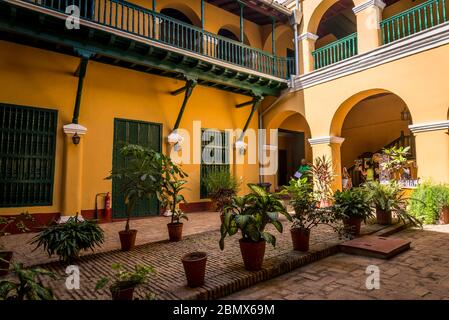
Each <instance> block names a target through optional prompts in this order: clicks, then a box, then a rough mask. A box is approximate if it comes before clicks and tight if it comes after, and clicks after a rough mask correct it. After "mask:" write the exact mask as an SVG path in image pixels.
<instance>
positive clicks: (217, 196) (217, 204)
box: [204, 170, 240, 220]
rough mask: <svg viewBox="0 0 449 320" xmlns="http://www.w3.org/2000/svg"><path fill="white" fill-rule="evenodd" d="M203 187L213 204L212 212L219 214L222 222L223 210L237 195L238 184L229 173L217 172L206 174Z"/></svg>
mask: <svg viewBox="0 0 449 320" xmlns="http://www.w3.org/2000/svg"><path fill="white" fill-rule="evenodd" d="M204 185H205V187H206V190H207V194H208V196H209V197H210V198H211V200H212V203H213V204H214V205H213V207H214V210H216V211H218V212H219V213H220V218H221V219H222V220H223V209H224V207H225V206H227V205H229V204H230V203H231V199H232V197H234V196H235V195H237V193H238V191H239V186H240V182H239V181H238V180H237V179H236V178H235V177H234V176H233V175H232V174H231V173H230V172H228V171H223V170H219V171H215V172H210V173H208V174H207V176H206V177H205V178H204Z"/></svg>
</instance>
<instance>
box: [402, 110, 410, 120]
mask: <svg viewBox="0 0 449 320" xmlns="http://www.w3.org/2000/svg"><path fill="white" fill-rule="evenodd" d="M401 120H402V121H411V120H412V115H411V114H410V111H408V109H407V108H404V109H403V110H402V111H401Z"/></svg>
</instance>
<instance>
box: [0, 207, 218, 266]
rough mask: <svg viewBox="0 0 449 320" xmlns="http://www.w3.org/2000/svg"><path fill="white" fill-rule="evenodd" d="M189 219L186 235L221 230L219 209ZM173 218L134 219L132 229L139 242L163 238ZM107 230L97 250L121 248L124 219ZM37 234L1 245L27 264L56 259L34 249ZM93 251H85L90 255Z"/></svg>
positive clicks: (9, 238) (14, 237)
mask: <svg viewBox="0 0 449 320" xmlns="http://www.w3.org/2000/svg"><path fill="white" fill-rule="evenodd" d="M188 217H189V221H186V222H185V223H184V230H183V234H184V235H186V236H188V235H192V234H197V233H201V232H205V231H211V230H219V228H220V217H219V215H218V213H217V212H197V213H190V214H188ZM168 222H170V218H168V217H163V216H158V217H150V218H145V219H135V220H132V221H131V228H132V229H137V231H138V232H137V239H136V244H144V243H149V242H155V241H161V240H165V239H167V238H168V232H167V227H166V224H167V223H168ZM100 226H101V227H102V228H103V230H104V232H105V243H104V244H103V246H101V247H99V248H97V249H96V250H95V253H98V252H105V251H111V250H115V249H119V248H120V240H119V236H118V232H119V231H120V230H123V229H124V227H125V222H124V221H119V222H113V223H104V224H100ZM35 235H36V234H35V233H26V234H16V235H9V236H6V237H2V239H1V243H0V244H1V245H3V246H4V247H5V248H6V249H8V250H11V251H14V259H15V260H16V261H18V262H22V263H24V264H25V265H27V266H29V265H34V264H41V263H46V262H49V261H54V260H57V257H52V258H49V257H48V255H47V254H46V253H45V252H44V251H43V250H41V249H38V250H35V251H33V250H34V248H35V246H34V245H31V244H30V241H31V240H32V238H33V237H34V236H35ZM91 253H92V252H91V251H87V252H84V253H82V254H91Z"/></svg>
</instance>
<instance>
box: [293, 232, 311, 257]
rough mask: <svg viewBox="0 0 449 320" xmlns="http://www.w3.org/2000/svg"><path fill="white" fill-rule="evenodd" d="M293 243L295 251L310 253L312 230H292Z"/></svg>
mask: <svg viewBox="0 0 449 320" xmlns="http://www.w3.org/2000/svg"><path fill="white" fill-rule="evenodd" d="M290 233H291V235H292V242H293V250H296V251H303V252H306V251H309V241H310V230H309V229H302V228H294V229H290Z"/></svg>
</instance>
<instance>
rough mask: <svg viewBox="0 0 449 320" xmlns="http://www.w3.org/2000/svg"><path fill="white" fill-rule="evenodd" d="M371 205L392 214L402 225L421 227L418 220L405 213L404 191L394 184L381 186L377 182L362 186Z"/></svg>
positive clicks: (381, 184) (392, 182) (393, 182)
mask: <svg viewBox="0 0 449 320" xmlns="http://www.w3.org/2000/svg"><path fill="white" fill-rule="evenodd" d="M363 188H365V190H366V191H367V194H368V198H369V199H370V202H371V204H372V205H373V206H374V207H375V208H376V209H380V210H382V211H388V212H394V213H395V214H396V216H397V218H398V219H399V221H401V222H403V223H404V224H407V223H410V224H411V225H413V226H419V227H421V226H422V223H421V221H420V220H418V219H416V218H415V217H414V216H412V215H410V214H409V213H408V212H407V210H406V209H407V202H408V199H406V198H405V197H404V191H403V190H402V188H401V186H400V185H399V184H398V183H397V182H395V181H390V182H389V183H386V184H383V183H380V182H378V181H372V182H369V183H366V184H365V185H364V187H363Z"/></svg>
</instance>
